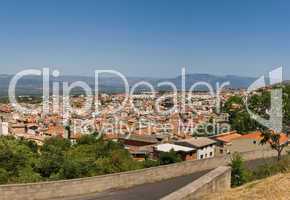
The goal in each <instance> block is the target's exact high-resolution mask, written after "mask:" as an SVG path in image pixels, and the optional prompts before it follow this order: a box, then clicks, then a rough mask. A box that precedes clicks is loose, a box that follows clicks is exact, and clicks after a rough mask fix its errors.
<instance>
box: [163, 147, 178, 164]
mask: <svg viewBox="0 0 290 200" xmlns="http://www.w3.org/2000/svg"><path fill="white" fill-rule="evenodd" d="M181 161H182V159H181V158H180V156H179V155H178V154H177V153H175V152H174V151H173V150H171V151H170V152H162V153H160V156H159V162H160V164H161V165H168V164H172V163H177V162H181Z"/></svg>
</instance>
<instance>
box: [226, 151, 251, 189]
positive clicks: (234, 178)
mask: <svg viewBox="0 0 290 200" xmlns="http://www.w3.org/2000/svg"><path fill="white" fill-rule="evenodd" d="M230 166H231V167H232V174H231V185H232V186H234V187H236V186H240V185H242V184H244V183H246V182H247V180H248V176H247V169H246V167H245V163H244V160H243V158H242V157H241V155H240V154H238V153H235V154H234V155H233V157H232V160H231V164H230Z"/></svg>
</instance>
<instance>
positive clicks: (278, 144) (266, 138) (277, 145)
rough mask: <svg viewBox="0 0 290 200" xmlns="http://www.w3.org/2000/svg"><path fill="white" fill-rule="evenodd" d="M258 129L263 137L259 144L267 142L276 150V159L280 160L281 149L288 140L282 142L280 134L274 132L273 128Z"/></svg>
mask: <svg viewBox="0 0 290 200" xmlns="http://www.w3.org/2000/svg"><path fill="white" fill-rule="evenodd" d="M260 131H261V133H262V137H263V138H262V140H261V144H262V145H264V144H268V143H269V144H270V145H271V148H272V149H274V150H275V151H277V160H278V161H279V160H281V155H282V151H283V149H284V148H285V147H286V146H288V141H286V142H283V141H282V140H281V134H279V133H276V132H275V131H273V130H270V129H266V128H263V129H260Z"/></svg>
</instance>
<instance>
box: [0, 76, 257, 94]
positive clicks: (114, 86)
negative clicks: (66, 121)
mask: <svg viewBox="0 0 290 200" xmlns="http://www.w3.org/2000/svg"><path fill="white" fill-rule="evenodd" d="M12 77H13V76H12V75H0V95H1V96H7V91H8V85H9V82H10V80H11V78H12ZM127 80H128V83H129V85H130V86H132V85H133V84H135V83H137V82H139V81H148V82H149V83H151V84H152V85H153V86H154V87H155V88H156V89H157V88H158V87H157V84H158V83H159V82H162V81H170V82H172V83H173V84H175V85H176V87H177V88H178V89H181V86H182V77H181V76H177V77H175V78H148V77H128V78H127ZM52 81H58V82H64V81H66V82H68V83H72V82H75V81H84V82H86V83H87V84H88V85H89V86H90V87H91V88H94V85H95V80H94V78H93V77H86V76H61V77H58V78H51V84H52ZM201 81H203V82H207V83H209V84H210V85H212V86H213V87H214V88H215V85H216V83H218V82H219V83H220V84H222V83H223V82H227V81H229V82H230V85H229V88H234V89H237V88H247V87H248V86H249V85H250V84H251V83H253V82H254V81H255V78H252V77H242V76H234V75H225V76H217V75H210V74H187V75H186V76H185V85H186V89H187V90H188V89H189V88H190V87H191V86H192V85H193V84H194V83H196V82H201ZM123 86H124V83H123V82H122V80H121V78H119V77H108V76H106V77H102V76H101V77H100V81H99V88H100V90H101V91H103V92H112V93H114V92H122V91H123ZM144 88H145V87H144ZM139 89H142V87H139ZM158 89H161V90H162V89H168V88H166V87H162V88H158ZM197 89H202V90H204V89H206V88H205V87H198V88H197ZM41 92H42V78H41V77H37V76H27V77H23V78H22V79H21V80H20V81H19V83H18V86H17V94H18V95H39V94H41Z"/></svg>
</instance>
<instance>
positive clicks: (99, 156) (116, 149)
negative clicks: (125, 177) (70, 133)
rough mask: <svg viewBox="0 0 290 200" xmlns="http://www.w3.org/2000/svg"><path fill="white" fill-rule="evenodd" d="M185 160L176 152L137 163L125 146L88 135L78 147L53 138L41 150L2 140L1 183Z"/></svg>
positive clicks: (3, 138)
mask: <svg viewBox="0 0 290 200" xmlns="http://www.w3.org/2000/svg"><path fill="white" fill-rule="evenodd" d="M179 161H181V159H180V157H179V156H178V155H177V154H176V153H175V152H173V151H172V152H169V153H162V154H161V156H160V160H156V161H155V160H150V159H146V160H145V161H143V162H140V161H135V160H133V158H132V157H131V155H130V154H129V152H128V151H127V150H126V149H124V147H123V145H122V144H120V143H117V142H113V141H105V140H103V139H102V138H101V139H97V138H96V135H95V134H92V135H84V136H82V137H81V138H80V139H79V140H77V142H76V144H74V145H72V144H71V143H70V141H69V140H66V139H62V138H59V137H51V138H49V139H46V140H45V141H44V144H43V146H41V147H38V146H37V145H36V144H35V143H34V142H31V141H27V140H20V139H16V138H14V137H4V136H2V137H0V184H7V183H27V182H37V181H49V180H61V179H72V178H82V177H89V176H96V175H103V174H109V173H117V172H124V171H129V170H136V169H142V168H148V167H154V166H158V165H165V164H171V163H175V162H179Z"/></svg>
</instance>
